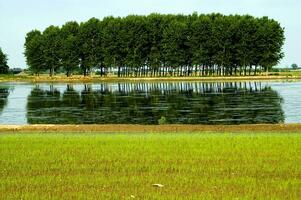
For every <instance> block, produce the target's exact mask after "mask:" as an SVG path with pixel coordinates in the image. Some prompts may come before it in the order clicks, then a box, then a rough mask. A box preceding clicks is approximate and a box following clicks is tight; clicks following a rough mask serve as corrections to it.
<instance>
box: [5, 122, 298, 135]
mask: <svg viewBox="0 0 301 200" xmlns="http://www.w3.org/2000/svg"><path fill="white" fill-rule="evenodd" d="M300 130H301V124H248V125H190V124H187V125H184V124H183V125H180V124H175V125H173V124H170V125H131V124H105V125H99V124H92V125H56V124H52V125H47V124H45V125H43V124H41V125H39V124H38V125H0V132H2V133H3V132H17V133H18V132H23V133H26V132H81V133H93V132H102V133H166V132H169V133H179V132H185V133H200V132H218V133H226V132H234V133H244V132H250V133H256V132H265V133H274V132H276V133H280V132H281V133H290V132H291V133H295V132H300Z"/></svg>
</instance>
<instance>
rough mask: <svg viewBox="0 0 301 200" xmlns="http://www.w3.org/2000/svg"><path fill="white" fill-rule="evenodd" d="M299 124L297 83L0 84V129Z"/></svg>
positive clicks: (300, 92)
mask: <svg viewBox="0 0 301 200" xmlns="http://www.w3.org/2000/svg"><path fill="white" fill-rule="evenodd" d="M159 121H161V122H165V123H169V124H256V123H257V124H258V123H298V122H301V82H254V81H251V82H218V83H205V82H162V83H97V84H65V83H62V84H46V83H43V84H29V83H0V124H158V123H159Z"/></svg>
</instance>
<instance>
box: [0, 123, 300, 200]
mask: <svg viewBox="0 0 301 200" xmlns="http://www.w3.org/2000/svg"><path fill="white" fill-rule="evenodd" d="M299 130H300V129H299ZM300 149H301V132H300V131H299V133H294V134H283V133H281V134H277V133H276V132H275V134H266V133H265V132H261V133H258V134H254V133H252V132H250V133H245V134H224V133H223V132H214V133H206V134H203V133H202V134H183V133H179V134H151V133H149V134H143V135H141V134H134V133H133V134H105V133H102V132H94V134H90V135H84V134H76V133H74V132H73V133H69V134H60V133H57V134H49V133H42V134H37V132H35V133H34V134H33V133H27V134H23V133H22V132H19V133H17V134H1V135H0V177H1V178H0V185H1V187H0V199H74V198H77V199H108V200H109V199H164V200H168V199H298V198H299V197H300V195H301V190H300V173H301V157H300V153H301V152H300Z"/></svg>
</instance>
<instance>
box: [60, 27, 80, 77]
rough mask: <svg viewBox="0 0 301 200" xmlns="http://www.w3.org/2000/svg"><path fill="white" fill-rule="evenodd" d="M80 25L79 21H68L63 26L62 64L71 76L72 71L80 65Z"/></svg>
mask: <svg viewBox="0 0 301 200" xmlns="http://www.w3.org/2000/svg"><path fill="white" fill-rule="evenodd" d="M78 32H79V25H78V23H77V22H67V23H66V24H64V25H63V26H62V28H61V33H60V36H61V38H60V40H61V49H60V50H61V51H60V58H61V64H62V66H63V67H64V69H65V70H66V75H67V77H69V76H70V75H72V72H73V71H74V70H76V69H77V68H78V67H79V64H80V59H79V51H80V49H79V42H78Z"/></svg>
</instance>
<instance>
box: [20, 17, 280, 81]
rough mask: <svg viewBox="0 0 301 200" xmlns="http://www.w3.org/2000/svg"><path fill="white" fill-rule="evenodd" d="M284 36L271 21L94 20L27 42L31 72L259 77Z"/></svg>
mask: <svg viewBox="0 0 301 200" xmlns="http://www.w3.org/2000/svg"><path fill="white" fill-rule="evenodd" d="M284 40H285V38H284V29H283V28H282V27H281V26H280V24H279V23H278V22H277V21H275V20H273V19H269V18H268V17H262V18H255V17H252V16H249V15H244V16H240V15H230V16H225V15H222V14H207V15H204V14H201V15H198V14H197V13H193V14H191V15H162V14H150V15H148V16H137V15H129V16H127V17H123V18H121V17H105V18H104V19H103V20H99V19H96V18H92V19H90V20H88V21H87V22H83V23H80V24H78V23H77V22H75V21H72V22H67V23H65V24H64V25H63V26H62V27H58V26H49V27H48V28H46V29H45V30H44V31H43V32H41V31H39V30H33V31H31V32H29V33H28V34H27V35H26V42H25V56H26V60H27V64H28V66H29V68H30V70H31V71H32V72H33V73H35V74H39V73H41V72H43V71H46V70H48V71H49V74H50V76H52V75H54V73H55V72H56V71H57V70H59V69H62V68H63V69H64V71H65V72H66V74H67V76H70V75H71V74H72V73H74V72H75V71H77V72H78V71H80V72H82V73H83V74H84V75H89V74H90V73H91V71H92V70H93V69H97V70H98V71H99V73H100V75H101V76H103V75H106V74H107V73H108V72H109V71H110V72H112V71H113V72H116V73H117V74H118V76H136V77H137V76H208V75H210V76H212V75H216V76H221V75H238V74H239V75H251V74H256V73H257V72H258V70H259V69H260V70H268V69H270V68H272V67H273V66H274V65H276V64H277V63H278V62H279V61H280V59H281V58H282V57H283V53H282V46H283V43H284Z"/></svg>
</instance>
